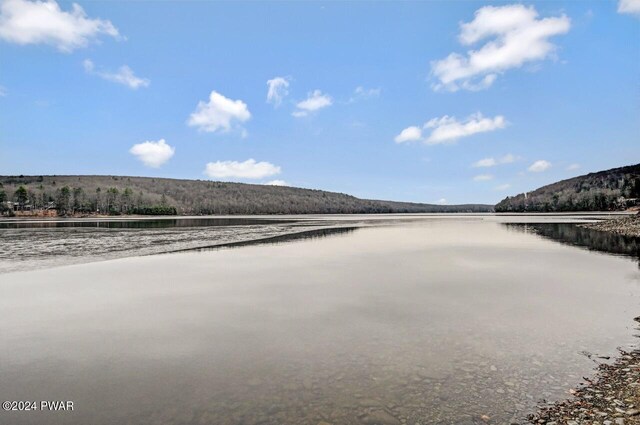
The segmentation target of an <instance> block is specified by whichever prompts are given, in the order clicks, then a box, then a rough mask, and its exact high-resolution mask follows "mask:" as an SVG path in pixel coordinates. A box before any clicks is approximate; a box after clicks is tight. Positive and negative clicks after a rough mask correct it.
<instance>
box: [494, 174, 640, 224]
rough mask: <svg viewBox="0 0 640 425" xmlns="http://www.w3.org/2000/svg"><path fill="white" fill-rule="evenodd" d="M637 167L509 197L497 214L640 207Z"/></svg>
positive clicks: (497, 208) (500, 206)
mask: <svg viewBox="0 0 640 425" xmlns="http://www.w3.org/2000/svg"><path fill="white" fill-rule="evenodd" d="M639 198H640V164H636V165H629V166H626V167H620V168H612V169H610V170H605V171H598V172H596V173H589V174H585V175H583V176H578V177H573V178H571V179H567V180H562V181H559V182H557V183H552V184H550V185H547V186H543V187H541V188H539V189H536V190H534V191H532V192H528V193H521V194H519V195H516V196H508V197H506V198H505V199H503V200H502V201H500V202H499V203H498V204H496V206H495V210H496V212H527V211H531V212H554V211H614V210H625V209H627V208H629V207H633V206H637V205H640V202H639V200H638V199H639Z"/></svg>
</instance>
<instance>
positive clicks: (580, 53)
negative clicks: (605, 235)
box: [0, 0, 640, 204]
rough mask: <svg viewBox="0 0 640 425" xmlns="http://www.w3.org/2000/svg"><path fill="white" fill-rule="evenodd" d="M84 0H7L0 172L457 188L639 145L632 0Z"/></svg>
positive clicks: (627, 157)
mask: <svg viewBox="0 0 640 425" xmlns="http://www.w3.org/2000/svg"><path fill="white" fill-rule="evenodd" d="M77 4H78V6H74V3H72V2H63V1H61V2H58V3H55V2H53V1H50V2H47V3H44V2H30V1H27V0H4V1H0V94H1V95H0V174H37V175H40V174H118V175H135V176H159V177H172V178H189V179H212V180H230V181H241V182H254V183H268V182H269V183H275V184H283V183H285V184H288V185H291V186H299V187H308V188H316V189H325V190H331V191H339V192H346V193H350V194H353V195H356V196H359V197H364V198H377V199H392V200H405V201H416V202H429V203H434V202H442V203H444V202H446V203H450V204H454V203H466V202H483V203H494V202H496V201H498V200H500V199H502V198H504V197H505V196H507V195H512V194H515V193H520V192H523V191H527V190H531V189H534V188H536V187H539V186H541V185H543V184H547V183H551V182H553V181H557V180H560V179H564V178H569V177H572V176H575V175H580V174H584V173H587V172H591V171H598V170H602V169H607V168H612V167H616V166H622V165H628V164H632V163H638V162H640V137H639V135H640V119H639V117H640V4H639V3H638V0H623V1H621V2H617V1H594V2H589V1H567V2H555V1H544V2H523V3H511V2H480V1H459V2H447V1H423V2H362V1H359V2H341V1H332V2H209V1H181V2H178V1H157V2H154V1H144V2H127V1H119V2H112V1H90V2H89V1H84V2H80V3H77ZM80 8H81V9H80ZM268 81H271V83H270V84H271V94H272V96H271V98H270V99H268V90H269V84H268ZM250 160H252V161H250Z"/></svg>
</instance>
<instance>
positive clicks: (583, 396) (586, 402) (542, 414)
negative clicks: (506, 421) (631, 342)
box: [528, 317, 640, 425]
mask: <svg viewBox="0 0 640 425" xmlns="http://www.w3.org/2000/svg"><path fill="white" fill-rule="evenodd" d="M634 320H635V321H636V322H639V323H640V317H636V318H635V319H634ZM584 379H585V380H586V383H585V384H582V385H581V386H580V387H579V388H577V389H575V390H571V391H570V392H571V394H573V396H572V397H571V399H569V400H565V401H561V402H557V403H555V404H552V405H548V406H543V407H540V410H539V411H538V412H537V413H535V414H532V415H529V417H528V420H529V423H532V424H546V425H554V424H555V425H560V424H567V425H582V424H585V425H587V424H591V425H596V424H599V425H638V424H640V349H635V350H632V351H622V350H621V351H620V356H619V357H618V358H617V359H616V360H615V361H614V362H613V363H612V364H601V365H600V366H598V372H597V373H596V375H595V377H593V378H592V379H589V378H584Z"/></svg>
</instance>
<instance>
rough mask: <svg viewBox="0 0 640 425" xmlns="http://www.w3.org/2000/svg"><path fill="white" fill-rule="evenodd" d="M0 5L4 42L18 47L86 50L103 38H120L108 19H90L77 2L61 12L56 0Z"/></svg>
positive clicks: (14, 0)
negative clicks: (41, 45) (42, 45)
mask: <svg viewBox="0 0 640 425" xmlns="http://www.w3.org/2000/svg"><path fill="white" fill-rule="evenodd" d="M1 3H2V4H1V5H0V39H3V40H5V41H8V42H10V43H16V44H21V45H25V44H41V43H42V44H49V45H51V46H54V47H56V48H57V49H58V50H60V51H62V52H71V51H73V50H75V49H77V48H80V47H85V46H87V45H88V44H89V42H91V41H92V40H94V39H96V38H97V37H98V36H99V35H101V34H105V35H109V36H111V37H115V38H118V37H119V34H118V30H117V28H116V27H114V26H113V24H112V23H111V22H109V21H107V20H102V19H91V18H89V17H87V14H86V13H85V12H84V10H83V9H82V7H80V6H79V5H78V4H76V3H73V5H72V6H71V10H70V11H68V12H66V11H63V10H62V9H60V6H59V5H58V3H56V2H55V1H54V0H47V1H27V0H5V1H3V2H1Z"/></svg>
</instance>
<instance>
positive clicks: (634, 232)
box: [579, 214, 640, 238]
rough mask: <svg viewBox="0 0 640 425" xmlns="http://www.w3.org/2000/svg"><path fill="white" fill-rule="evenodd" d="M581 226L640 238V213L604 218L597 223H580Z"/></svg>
mask: <svg viewBox="0 0 640 425" xmlns="http://www.w3.org/2000/svg"><path fill="white" fill-rule="evenodd" d="M579 226H580V227H584V228H586V229H593V230H600V231H602V232H610V233H615V234H617V235H622V236H631V237H636V238H640V215H639V214H636V215H633V216H631V217H624V218H613V219H611V220H603V221H599V222H597V223H587V224H579Z"/></svg>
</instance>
